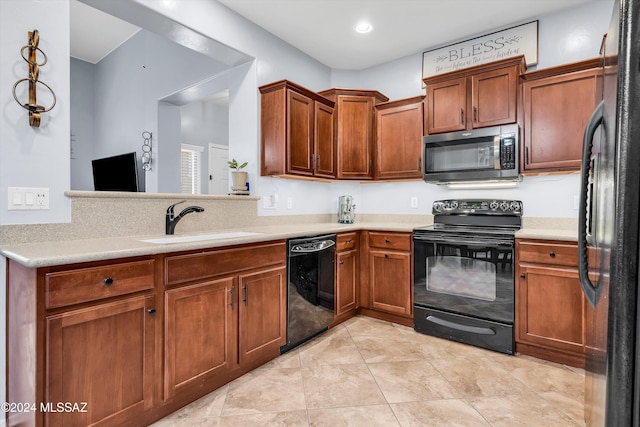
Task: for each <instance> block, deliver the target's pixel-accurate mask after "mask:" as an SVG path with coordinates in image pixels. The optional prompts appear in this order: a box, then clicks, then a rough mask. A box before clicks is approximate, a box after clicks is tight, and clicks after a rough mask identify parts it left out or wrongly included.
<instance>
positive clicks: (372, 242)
mask: <svg viewBox="0 0 640 427" xmlns="http://www.w3.org/2000/svg"><path fill="white" fill-rule="evenodd" d="M369 247H371V248H383V249H396V250H400V251H410V250H411V234H405V233H378V232H370V233H369Z"/></svg>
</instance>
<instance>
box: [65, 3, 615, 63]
mask: <svg viewBox="0 0 640 427" xmlns="http://www.w3.org/2000/svg"><path fill="white" fill-rule="evenodd" d="M103 1H109V0H103ZM217 1H219V2H220V3H222V4H224V5H225V6H227V7H229V8H231V9H233V10H234V11H236V12H237V13H239V14H240V15H243V16H244V17H245V18H247V19H248V20H250V21H253V22H254V23H256V24H257V25H259V26H261V27H263V28H264V29H266V30H267V31H269V32H271V33H273V34H275V35H276V36H277V37H279V38H281V39H283V40H285V41H286V42H288V43H289V44H291V45H293V46H295V47H296V48H298V49H300V50H301V51H303V52H305V53H307V54H308V55H309V56H311V57H313V58H315V59H316V60H318V61H319V62H321V63H323V64H325V65H326V66H328V67H330V68H332V69H344V70H361V69H365V68H368V67H371V66H374V65H378V64H381V63H385V62H388V61H392V60H394V59H398V58H401V57H403V56H407V55H410V54H414V53H416V52H420V51H424V50H429V49H431V48H435V47H438V46H442V45H446V44H448V43H451V42H455V41H458V40H463V39H465V38H468V37H471V36H476V35H481V34H484V33H488V32H491V31H495V30H497V29H501V28H506V27H509V26H511V25H513V24H517V23H523V22H527V20H531V19H537V18H538V17H540V16H542V15H545V14H547V13H553V12H557V11H559V10H562V9H567V8H571V7H574V6H577V5H580V4H585V3H590V2H595V1H603V0H535V1H534V0H482V1H480V0H217ZM105 19H106V20H107V21H105ZM110 20H114V21H110ZM362 20H367V21H368V22H369V23H370V24H371V25H372V26H373V30H372V31H371V32H370V33H368V34H359V33H356V32H355V31H354V27H355V26H356V25H357V24H358V23H359V22H360V21H362ZM97 29H99V30H97ZM136 31H138V27H135V26H132V25H131V24H128V23H126V22H124V21H121V20H119V19H116V18H113V17H110V16H109V15H106V14H104V13H102V12H99V11H97V10H96V9H93V8H91V7H89V6H86V5H84V4H82V3H80V2H78V1H77V0H72V1H71V56H73V57H76V58H80V59H83V60H85V61H89V62H92V63H96V62H98V61H99V60H100V59H102V58H103V57H104V56H106V55H107V54H108V53H109V52H111V51H112V50H113V49H115V48H116V47H117V46H119V45H120V44H122V43H123V42H124V41H126V40H127V39H128V38H129V37H131V36H132V35H133V34H135V32H136Z"/></svg>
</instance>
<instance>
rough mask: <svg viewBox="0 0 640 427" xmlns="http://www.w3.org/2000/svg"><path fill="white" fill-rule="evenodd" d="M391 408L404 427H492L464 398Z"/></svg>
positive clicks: (398, 404)
mask: <svg viewBox="0 0 640 427" xmlns="http://www.w3.org/2000/svg"><path fill="white" fill-rule="evenodd" d="M391 409H393V412H394V414H395V415H396V418H397V419H398V421H399V422H400V425H401V426H403V427H413V426H416V427H425V426H429V427H490V424H489V423H488V422H487V421H486V420H485V419H484V418H483V417H482V415H480V414H479V413H478V411H476V410H475V408H473V407H472V406H471V405H470V404H469V403H467V402H465V401H464V400H458V399H448V400H431V401H426V402H406V403H393V404H391ZM539 427H540V426H539Z"/></svg>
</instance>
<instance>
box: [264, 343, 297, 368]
mask: <svg viewBox="0 0 640 427" xmlns="http://www.w3.org/2000/svg"><path fill="white" fill-rule="evenodd" d="M299 351H300V350H299V349H298V348H294V349H293V350H289V351H288V352H286V353H285V354H281V355H280V356H279V357H276V358H275V359H273V360H272V361H270V362H267V363H265V364H264V365H262V366H260V367H259V368H258V369H281V368H299V367H300V353H299Z"/></svg>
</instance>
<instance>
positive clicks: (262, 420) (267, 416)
mask: <svg viewBox="0 0 640 427" xmlns="http://www.w3.org/2000/svg"><path fill="white" fill-rule="evenodd" d="M308 425H309V422H308V417H307V411H289V412H270V413H262V414H250V415H233V416H229V417H221V418H220V419H219V423H218V424H216V426H219V427H247V426H271V427H306V426H308Z"/></svg>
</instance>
